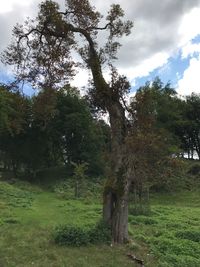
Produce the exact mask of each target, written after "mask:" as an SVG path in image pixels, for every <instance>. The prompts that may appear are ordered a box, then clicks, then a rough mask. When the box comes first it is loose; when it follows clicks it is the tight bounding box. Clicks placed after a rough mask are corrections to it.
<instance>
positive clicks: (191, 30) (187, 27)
mask: <svg viewBox="0 0 200 267" xmlns="http://www.w3.org/2000/svg"><path fill="white" fill-rule="evenodd" d="M199 25H200V7H195V8H193V9H192V10H191V11H190V12H189V13H187V14H185V15H184V16H183V18H182V21H181V24H180V26H179V29H178V34H179V36H180V42H179V46H180V47H183V46H185V45H186V44H187V43H188V42H189V41H190V40H192V39H193V38H195V37H196V36H197V35H199V34H200V29H199Z"/></svg>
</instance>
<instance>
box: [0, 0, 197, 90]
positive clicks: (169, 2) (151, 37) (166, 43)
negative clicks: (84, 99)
mask: <svg viewBox="0 0 200 267" xmlns="http://www.w3.org/2000/svg"><path fill="white" fill-rule="evenodd" d="M41 1H42V0H1V1H0V24H1V25H4V27H1V28H0V35H1V40H0V50H1V51H2V50H3V49H4V48H5V47H6V46H7V44H8V42H9V40H10V38H11V29H12V28H13V26H14V25H15V24H16V23H17V22H22V21H23V20H24V18H25V17H27V16H30V17H34V16H35V14H36V13H37V10H38V8H37V5H38V3H40V2H41ZM55 1H57V2H59V3H60V4H61V6H62V7H63V6H64V2H65V1H64V0H55ZM91 2H92V4H93V5H94V6H96V7H97V8H98V9H99V10H100V11H101V12H102V13H103V14H105V12H106V10H108V7H109V6H110V4H112V3H113V2H115V3H116V2H117V3H119V4H120V5H121V6H122V8H123V9H124V10H125V14H126V15H127V18H128V19H131V20H133V21H134V28H133V31H132V34H131V35H130V36H128V37H127V38H123V39H122V44H123V46H122V48H121V50H120V53H119V60H118V61H117V67H118V68H119V71H120V73H122V74H125V75H127V77H128V78H129V80H130V81H131V84H132V85H134V82H135V78H136V77H144V76H147V75H149V74H150V73H151V72H152V71H153V70H155V69H157V68H159V67H162V66H164V65H165V64H166V63H167V61H168V59H169V57H170V56H173V53H174V51H175V52H176V50H177V49H180V48H182V47H183V46H186V44H188V42H189V41H190V40H191V39H192V38H194V37H195V36H196V35H197V34H199V33H200V29H199V25H200V2H199V0H190V1H189V0H176V1H175V0H166V1H158V0H157V1H155V0H154V1H153V0H140V1H130V0H117V1H115V0H107V1H104V2H103V1H102V0H91ZM8 12H9V13H8ZM102 39H103V38H102ZM186 49H188V51H191V49H194V47H192V48H186V47H185V52H184V53H185V54H184V55H185V56H186V55H188V53H190V54H191V53H192V52H187V51H186ZM195 49H196V48H195ZM1 51H0V52H1ZM191 55H192V54H191ZM106 75H107V74H106ZM106 77H107V76H106ZM86 79H87V75H86V74H85V72H83V73H82V74H81V73H79V74H78V76H77V77H76V78H75V81H74V83H73V84H74V85H76V86H83V85H85V84H86ZM106 79H107V78H106Z"/></svg>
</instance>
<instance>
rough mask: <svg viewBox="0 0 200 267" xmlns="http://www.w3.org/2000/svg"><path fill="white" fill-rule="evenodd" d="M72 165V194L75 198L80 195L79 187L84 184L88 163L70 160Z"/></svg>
mask: <svg viewBox="0 0 200 267" xmlns="http://www.w3.org/2000/svg"><path fill="white" fill-rule="evenodd" d="M72 165H73V166H74V171H73V173H74V175H73V179H74V184H75V186H74V188H75V190H74V196H75V198H79V197H80V192H81V187H83V184H84V180H85V178H86V177H87V176H86V174H85V173H86V171H87V169H88V163H86V162H82V163H75V162H72Z"/></svg>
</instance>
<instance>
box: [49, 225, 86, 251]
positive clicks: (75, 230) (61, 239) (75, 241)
mask: <svg viewBox="0 0 200 267" xmlns="http://www.w3.org/2000/svg"><path fill="white" fill-rule="evenodd" d="M54 240H55V242H56V243H57V244H59V245H67V246H82V245H87V244H88V243H89V235H88V232H87V230H86V229H83V228H80V227H76V226H68V225H66V226H59V227H57V228H56V229H55V236H54Z"/></svg>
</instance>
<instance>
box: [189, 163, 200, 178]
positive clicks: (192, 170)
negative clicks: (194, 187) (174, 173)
mask: <svg viewBox="0 0 200 267" xmlns="http://www.w3.org/2000/svg"><path fill="white" fill-rule="evenodd" d="M188 173H189V174H192V175H198V176H199V175H200V163H194V164H191V166H190V167H189V170H188Z"/></svg>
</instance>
